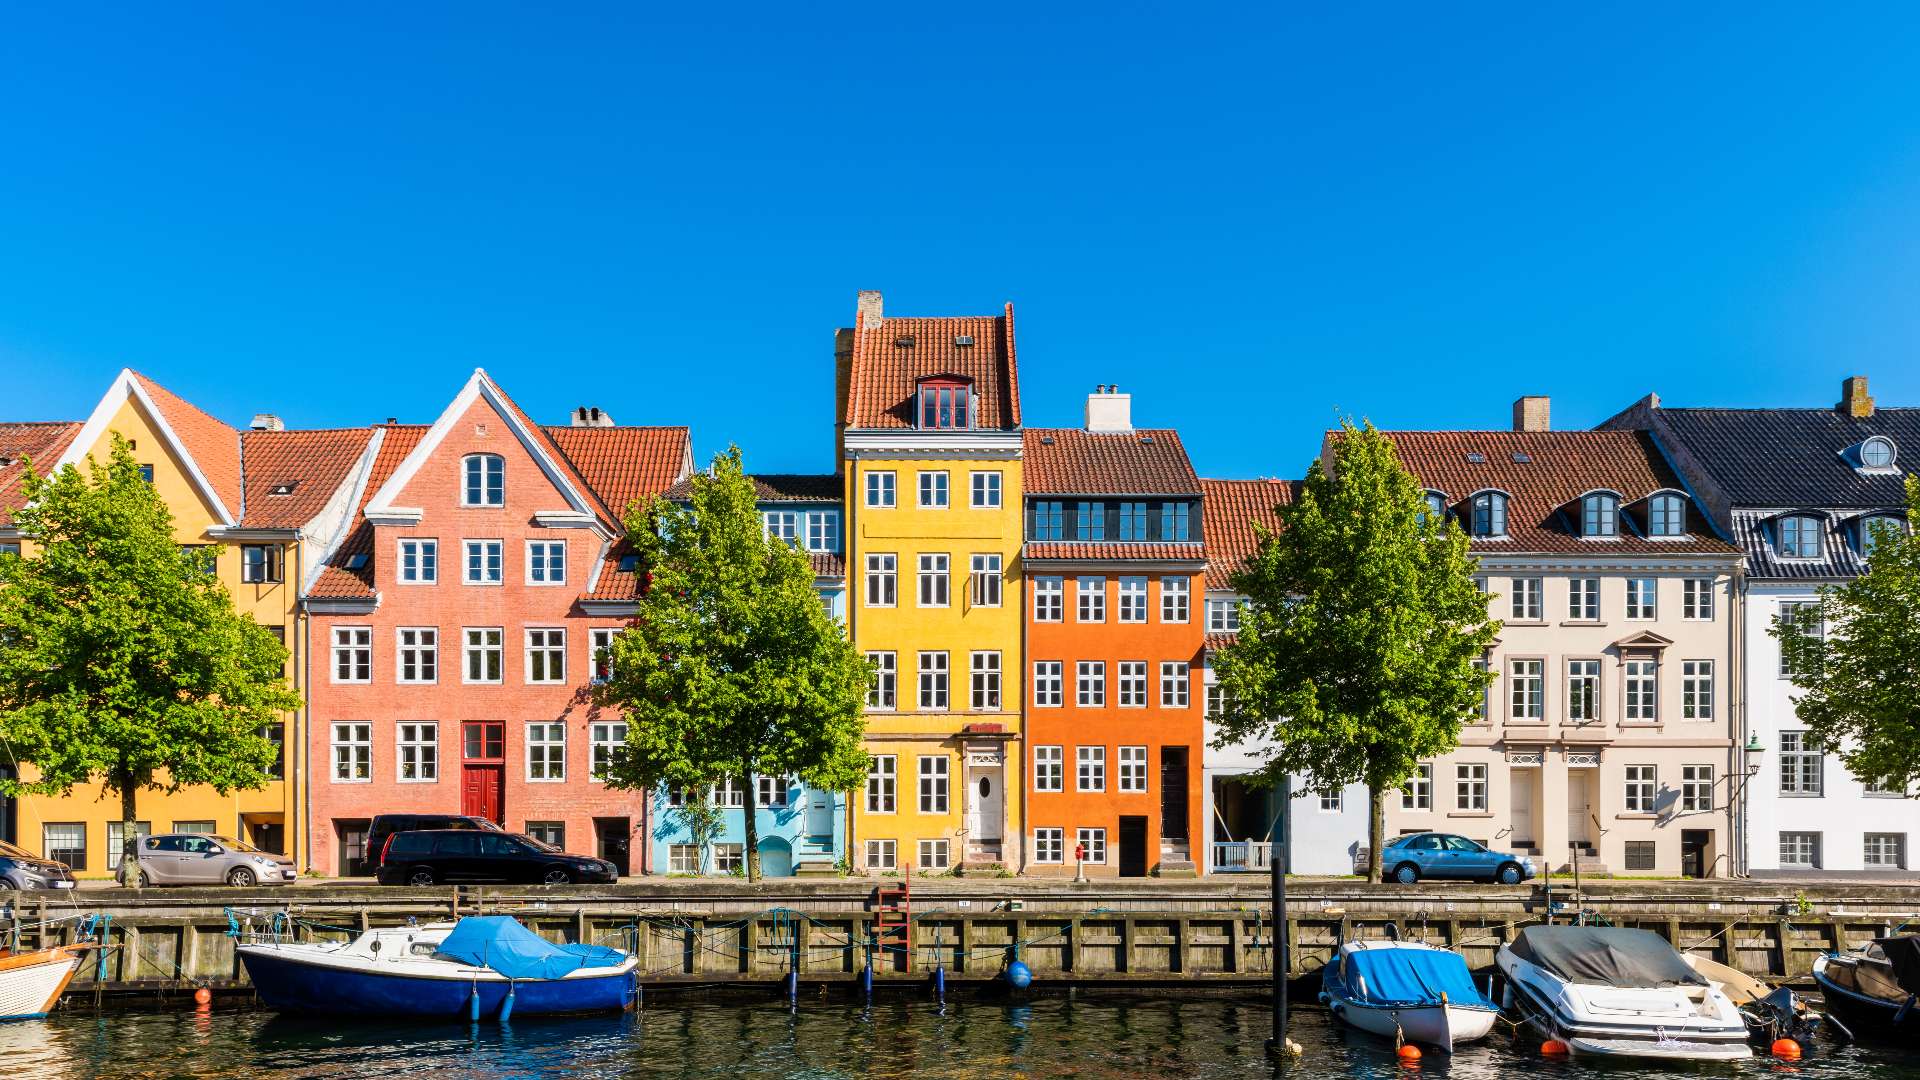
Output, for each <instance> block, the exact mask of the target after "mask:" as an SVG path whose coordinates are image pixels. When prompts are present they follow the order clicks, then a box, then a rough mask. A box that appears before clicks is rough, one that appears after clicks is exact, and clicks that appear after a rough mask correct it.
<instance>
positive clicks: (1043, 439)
mask: <svg viewBox="0 0 1920 1080" xmlns="http://www.w3.org/2000/svg"><path fill="white" fill-rule="evenodd" d="M1040 445H1041V446H1052V445H1053V436H1051V435H1042V436H1040Z"/></svg>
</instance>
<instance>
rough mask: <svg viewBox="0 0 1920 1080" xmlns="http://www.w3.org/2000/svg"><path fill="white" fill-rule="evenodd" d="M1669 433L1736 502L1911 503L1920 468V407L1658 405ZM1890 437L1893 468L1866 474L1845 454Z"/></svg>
mask: <svg viewBox="0 0 1920 1080" xmlns="http://www.w3.org/2000/svg"><path fill="white" fill-rule="evenodd" d="M1658 415H1659V417H1660V419H1661V420H1663V421H1665V424H1666V427H1665V433H1666V434H1668V435H1669V436H1670V437H1671V438H1673V439H1674V440H1675V441H1676V442H1679V443H1680V444H1682V445H1683V446H1684V447H1685V448H1686V450H1687V451H1688V452H1689V453H1690V454H1691V455H1692V457H1693V458H1694V459H1695V460H1696V461H1698V462H1699V463H1700V466H1701V468H1703V469H1705V470H1706V471H1707V473H1708V474H1709V475H1711V476H1712V478H1713V481H1714V483H1715V484H1716V485H1718V487H1719V488H1720V490H1721V491H1723V492H1725V493H1726V496H1727V498H1729V499H1731V500H1732V501H1733V503H1734V504H1735V505H1738V506H1750V507H1775V508H1785V507H1803V508H1807V509H1816V508H1828V509H1831V508H1849V509H1860V510H1865V509H1873V508H1879V507H1899V506H1904V505H1905V504H1906V492H1905V487H1904V484H1905V481H1904V476H1903V475H1902V474H1904V473H1911V472H1916V471H1920V409H1875V410H1874V412H1873V415H1872V416H1867V417H1860V418H1855V417H1852V416H1845V415H1842V414H1841V413H1840V412H1839V411H1837V410H1835V409H1830V408H1829V409H1673V408H1668V407H1666V406H1659V407H1658ZM1873 435H1883V436H1886V437H1887V438H1890V439H1892V440H1893V442H1894V445H1895V447H1896V448H1897V451H1898V455H1899V456H1898V458H1897V459H1896V460H1895V463H1894V464H1895V466H1896V468H1895V470H1894V471H1892V472H1879V473H1874V472H1862V471H1860V470H1858V469H1856V468H1854V466H1853V462H1852V461H1851V460H1850V459H1849V458H1848V457H1846V456H1845V453H1846V452H1847V451H1849V450H1852V449H1853V448H1854V447H1857V446H1858V445H1860V443H1862V442H1864V441H1865V440H1866V439H1867V438H1868V437H1869V436H1873Z"/></svg>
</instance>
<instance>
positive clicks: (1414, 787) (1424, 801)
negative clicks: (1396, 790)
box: [1400, 764, 1433, 810]
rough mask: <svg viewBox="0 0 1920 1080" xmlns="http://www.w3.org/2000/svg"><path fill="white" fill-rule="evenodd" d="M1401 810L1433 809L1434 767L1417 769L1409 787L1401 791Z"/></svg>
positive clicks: (1425, 765)
mask: <svg viewBox="0 0 1920 1080" xmlns="http://www.w3.org/2000/svg"><path fill="white" fill-rule="evenodd" d="M1400 809H1402V810H1431V809H1433V766H1432V765H1427V764H1423V765H1420V766H1419V767H1418V768H1417V769H1415V771H1414V774H1413V778H1412V779H1410V780H1408V781H1407V786H1406V787H1403V788H1401V789H1400Z"/></svg>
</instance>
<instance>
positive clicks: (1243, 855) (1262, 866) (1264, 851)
mask: <svg viewBox="0 0 1920 1080" xmlns="http://www.w3.org/2000/svg"><path fill="white" fill-rule="evenodd" d="M1272 866H1273V845H1272V844H1270V843H1268V842H1266V841H1264V840H1225V841H1215V842H1214V845H1213V869H1214V872H1215V873H1222V874H1231V873H1235V872H1239V871H1244V872H1247V873H1265V872H1267V871H1268V870H1270V869H1272Z"/></svg>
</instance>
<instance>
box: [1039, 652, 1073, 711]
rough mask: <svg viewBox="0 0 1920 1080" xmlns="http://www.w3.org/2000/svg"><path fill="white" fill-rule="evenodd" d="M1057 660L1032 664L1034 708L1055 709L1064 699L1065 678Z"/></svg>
mask: <svg viewBox="0 0 1920 1080" xmlns="http://www.w3.org/2000/svg"><path fill="white" fill-rule="evenodd" d="M1062 666H1063V665H1062V664H1061V663H1060V661H1058V660H1035V661H1034V662H1033V704H1034V706H1035V707H1036V708H1042V709H1051V708H1057V707H1058V706H1060V705H1061V704H1063V703H1064V701H1065V699H1066V686H1065V683H1066V681H1067V680H1066V676H1065V674H1064V673H1063V671H1062Z"/></svg>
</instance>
